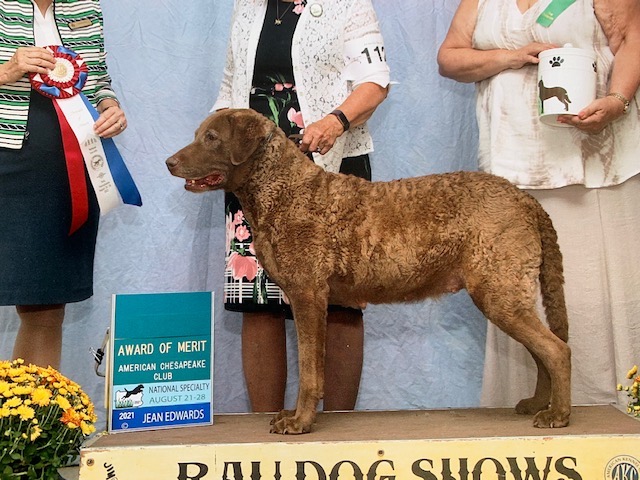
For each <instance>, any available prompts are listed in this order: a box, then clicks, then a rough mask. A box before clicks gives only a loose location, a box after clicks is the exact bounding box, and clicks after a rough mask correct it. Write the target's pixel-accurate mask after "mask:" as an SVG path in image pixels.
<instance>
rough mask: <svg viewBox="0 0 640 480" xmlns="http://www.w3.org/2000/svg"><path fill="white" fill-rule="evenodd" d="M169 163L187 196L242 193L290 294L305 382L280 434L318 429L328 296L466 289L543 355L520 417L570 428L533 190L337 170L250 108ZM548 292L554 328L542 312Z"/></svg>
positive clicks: (558, 287) (557, 279) (214, 120)
mask: <svg viewBox="0 0 640 480" xmlns="http://www.w3.org/2000/svg"><path fill="white" fill-rule="evenodd" d="M166 163H167V166H168V168H169V170H170V171H171V173H172V174H173V175H175V176H178V177H182V178H185V179H186V185H185V188H186V189H187V190H190V191H193V192H202V191H206V190H215V189H224V190H226V191H231V192H233V193H235V194H236V196H237V197H238V199H239V200H240V203H241V204H242V206H243V211H244V213H245V215H246V217H247V219H248V220H249V223H250V224H251V227H252V232H253V236H254V241H255V248H256V253H257V256H258V258H259V260H260V262H262V265H263V266H264V268H265V269H266V271H267V273H268V274H269V276H270V277H271V278H273V279H274V280H275V281H276V282H277V283H278V285H280V287H282V289H283V290H284V292H285V293H286V295H287V297H288V298H289V300H290V302H291V308H292V310H293V315H294V321H295V325H296V329H297V334H298V349H299V366H300V387H299V391H298V401H297V406H296V410H293V411H288V410H283V411H282V412H280V413H279V414H277V415H276V417H275V418H274V420H273V422H272V424H273V427H272V431H273V432H276V433H305V432H309V431H310V429H311V426H312V424H313V423H314V420H315V416H316V409H317V406H318V402H319V401H320V399H321V398H322V396H323V383H324V352H325V329H326V323H325V322H326V313H327V305H328V304H330V303H331V304H339V305H344V306H349V307H364V306H365V305H366V304H367V303H392V302H411V301H417V300H421V299H424V298H427V297H433V296H438V295H442V294H445V293H449V292H456V291H458V290H460V289H463V288H465V289H467V291H468V292H469V294H470V295H471V298H472V299H473V301H474V302H475V304H476V305H477V307H478V308H479V309H480V310H481V311H482V312H483V313H484V315H485V316H486V317H487V318H488V319H489V320H490V321H492V322H493V323H495V324H496V325H497V326H498V327H500V328H501V329H502V330H504V331H505V332H506V333H508V334H509V335H510V336H511V337H513V338H514V339H516V340H517V341H519V342H521V343H522V344H523V345H524V346H525V347H526V348H527V349H528V350H529V352H531V354H532V356H533V358H534V359H535V361H536V364H537V366H538V379H537V385H536V390H535V394H534V396H533V397H532V398H528V399H524V400H521V401H520V402H519V403H518V405H517V406H516V411H517V412H519V413H528V414H536V415H535V419H534V425H535V426H537V427H564V426H566V425H568V423H569V415H570V413H571V399H570V381H571V378H570V377H571V359H570V350H569V346H568V345H567V337H568V325H567V313H566V308H565V302H564V292H563V281H564V280H563V274H562V256H561V254H560V250H559V248H558V244H557V239H556V232H555V230H554V228H553V226H552V224H551V220H550V219H549V217H548V215H547V214H546V212H545V211H544V210H543V209H542V207H541V206H540V205H539V204H538V202H536V200H534V199H533V198H532V197H531V196H530V195H528V194H526V193H525V192H522V191H521V190H519V189H518V188H516V187H515V186H513V185H512V184H510V183H509V182H508V181H506V180H504V179H501V178H499V177H496V176H493V175H489V174H484V173H479V172H456V173H447V174H441V175H427V176H424V177H417V178H407V179H403V180H396V181H391V182H367V181H365V180H363V179H360V178H357V177H354V176H347V175H341V174H333V173H327V172H325V171H324V170H323V169H322V168H320V167H319V166H317V165H315V164H314V163H313V162H311V161H309V159H308V158H307V157H306V156H305V155H304V154H303V153H301V152H300V151H299V149H298V148H297V147H296V145H295V144H294V143H293V142H291V141H289V140H288V139H287V138H286V137H285V135H284V133H283V132H282V130H280V129H279V128H277V127H276V126H275V125H274V124H273V123H272V122H271V121H270V120H268V119H266V118H265V117H263V116H262V115H260V114H259V113H256V112H254V111H252V110H246V109H240V110H223V111H221V112H218V113H215V114H213V115H211V116H210V117H208V118H207V119H206V120H205V121H204V122H203V123H202V125H201V126H200V127H199V128H198V130H197V131H196V136H195V140H194V141H193V142H192V143H191V144H190V145H188V146H186V147H185V148H183V149H182V150H180V151H179V152H177V153H176V154H174V155H173V156H172V157H170V158H169V159H168V160H167V162H166ZM301 266H304V267H302V268H301ZM540 291H541V292H542V301H543V305H544V307H545V311H546V317H547V322H548V324H549V326H550V329H549V328H546V327H545V326H544V324H543V323H542V322H541V320H540V318H539V316H538V313H537V309H536V300H537V298H538V295H539V292H540Z"/></svg>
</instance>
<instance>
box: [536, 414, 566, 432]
mask: <svg viewBox="0 0 640 480" xmlns="http://www.w3.org/2000/svg"><path fill="white" fill-rule="evenodd" d="M569 415H570V413H569V412H567V413H562V412H557V411H553V410H552V409H549V410H543V411H541V412H538V413H537V414H536V416H535V417H534V418H533V426H534V427H537V428H561V427H566V426H567V425H569Z"/></svg>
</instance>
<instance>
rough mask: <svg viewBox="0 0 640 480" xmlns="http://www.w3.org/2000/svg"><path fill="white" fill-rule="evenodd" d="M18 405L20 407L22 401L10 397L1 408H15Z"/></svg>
mask: <svg viewBox="0 0 640 480" xmlns="http://www.w3.org/2000/svg"><path fill="white" fill-rule="evenodd" d="M18 405H22V399H21V398H19V397H11V398H10V399H9V400H7V401H6V402H4V405H3V407H7V408H15V407H17V406H18Z"/></svg>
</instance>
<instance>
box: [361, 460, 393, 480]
mask: <svg viewBox="0 0 640 480" xmlns="http://www.w3.org/2000/svg"><path fill="white" fill-rule="evenodd" d="M383 463H384V464H386V465H389V466H390V467H391V471H392V472H393V471H394V465H393V462H392V461H390V460H378V461H377V462H374V463H373V465H371V468H369V471H368V472H367V480H396V476H395V475H381V476H380V477H378V466H380V465H381V464H383Z"/></svg>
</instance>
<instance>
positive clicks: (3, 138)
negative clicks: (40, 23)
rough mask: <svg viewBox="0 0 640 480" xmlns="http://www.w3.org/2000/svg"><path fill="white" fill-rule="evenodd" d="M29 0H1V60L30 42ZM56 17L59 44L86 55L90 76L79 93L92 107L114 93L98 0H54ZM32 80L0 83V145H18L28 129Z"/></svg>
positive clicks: (84, 57)
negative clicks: (85, 97) (107, 64)
mask: <svg viewBox="0 0 640 480" xmlns="http://www.w3.org/2000/svg"><path fill="white" fill-rule="evenodd" d="M34 8H37V7H34V4H33V3H32V1H31V0H0V63H5V62H7V61H9V60H10V59H11V57H13V54H14V53H15V51H16V49H18V48H20V47H30V46H33V45H35V41H34V31H33V16H34V10H33V9H34ZM53 8H54V15H55V22H56V26H57V28H58V33H59V34H60V38H61V39H62V41H63V43H64V46H65V47H67V48H70V49H71V50H73V51H75V52H76V53H79V54H80V55H81V56H82V58H83V59H84V60H85V62H86V64H87V67H88V70H89V76H88V78H87V82H86V84H85V86H84V88H83V89H82V93H83V94H84V95H86V96H87V98H88V99H89V101H90V102H91V103H92V104H93V105H94V106H97V105H98V103H100V102H101V101H102V100H104V99H106V98H115V93H114V92H113V90H111V78H110V77H109V75H108V73H107V67H106V62H105V56H106V54H105V51H104V37H103V20H102V11H101V10H100V2H99V0H54V6H53ZM30 94H31V84H30V83H29V78H28V76H27V75H25V76H23V77H22V78H21V79H20V80H18V81H17V82H15V83H10V84H4V85H0V147H6V148H14V149H19V148H21V147H22V142H23V141H24V137H25V133H26V130H27V117H28V115H29V96H30Z"/></svg>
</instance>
